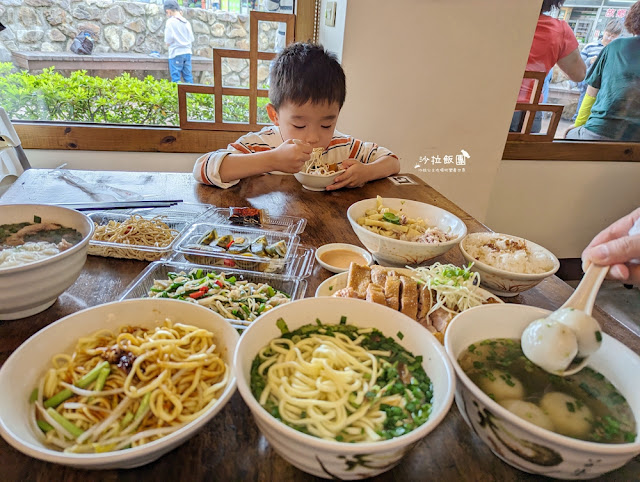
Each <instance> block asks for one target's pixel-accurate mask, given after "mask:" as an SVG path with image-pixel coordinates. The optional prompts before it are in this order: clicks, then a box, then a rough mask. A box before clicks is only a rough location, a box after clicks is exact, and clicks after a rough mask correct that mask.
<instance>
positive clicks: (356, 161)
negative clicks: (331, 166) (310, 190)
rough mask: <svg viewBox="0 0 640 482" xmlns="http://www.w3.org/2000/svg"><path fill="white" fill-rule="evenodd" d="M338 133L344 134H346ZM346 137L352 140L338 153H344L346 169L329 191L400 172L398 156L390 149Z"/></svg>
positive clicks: (358, 184) (360, 184) (342, 162)
mask: <svg viewBox="0 0 640 482" xmlns="http://www.w3.org/2000/svg"><path fill="white" fill-rule="evenodd" d="M337 134H338V135H339V136H344V134H340V133H337ZM344 138H348V139H349V140H350V142H349V143H348V144H347V145H345V150H342V151H340V152H339V153H337V154H336V155H340V154H342V156H343V157H342V159H341V160H340V161H341V165H342V167H343V168H345V169H346V171H345V172H343V173H342V174H340V175H339V176H338V177H336V178H335V180H334V182H333V184H331V185H330V186H328V187H327V191H333V190H335V189H340V188H342V187H359V186H362V185H363V184H365V183H367V182H369V181H374V180H376V179H381V178H383V177H387V176H392V175H394V174H397V173H398V172H400V161H399V160H398V156H396V155H395V154H394V153H393V152H391V151H390V150H389V149H387V148H385V147H381V146H378V145H377V144H375V143H374V142H363V141H361V140H359V139H355V138H353V137H349V136H344ZM345 158H346V159H345Z"/></svg>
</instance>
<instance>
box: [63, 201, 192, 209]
mask: <svg viewBox="0 0 640 482" xmlns="http://www.w3.org/2000/svg"><path fill="white" fill-rule="evenodd" d="M181 202H182V199H174V200H167V201H165V200H159V201H106V202H88V203H62V204H57V206H62V207H65V208H69V209H75V210H76V211H103V210H106V209H132V208H164V207H169V206H173V205H175V204H178V203H181Z"/></svg>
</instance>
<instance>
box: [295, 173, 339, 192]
mask: <svg viewBox="0 0 640 482" xmlns="http://www.w3.org/2000/svg"><path fill="white" fill-rule="evenodd" d="M344 171H345V170H344V169H341V170H340V171H337V172H334V173H332V174H323V175H321V174H307V173H305V172H296V173H295V174H294V175H293V176H294V177H295V178H296V179H297V180H298V182H299V183H300V184H302V187H303V188H305V189H308V190H309V191H324V190H325V188H326V187H327V186H328V185H329V184H333V180H334V179H335V178H336V177H338V176H339V175H340V174H342V173H343V172H344Z"/></svg>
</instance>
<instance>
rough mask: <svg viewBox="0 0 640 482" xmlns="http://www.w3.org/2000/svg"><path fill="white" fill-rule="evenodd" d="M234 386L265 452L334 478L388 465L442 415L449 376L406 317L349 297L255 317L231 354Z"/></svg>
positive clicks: (436, 348) (448, 398)
mask: <svg viewBox="0 0 640 482" xmlns="http://www.w3.org/2000/svg"><path fill="white" fill-rule="evenodd" d="M235 365H236V369H237V371H236V374H237V377H238V390H239V392H240V394H241V395H242V398H243V399H244V401H245V403H246V404H247V405H248V406H249V408H250V410H251V412H252V414H253V417H254V419H255V421H256V423H257V425H258V427H259V428H260V431H261V432H262V433H263V435H264V436H265V437H266V439H267V440H268V441H269V444H270V445H271V446H272V447H273V448H274V450H275V451H276V452H277V453H278V454H279V455H280V456H281V457H283V458H284V459H285V460H287V461H288V462H289V463H291V464H292V465H294V466H295V467H297V468H299V469H300V470H302V471H304V472H307V473H310V474H313V475H315V476H318V477H325V478H335V479H338V480H345V479H355V478H358V479H359V478H365V477H372V476H375V475H377V474H380V473H382V472H384V471H386V470H389V469H391V468H392V467H394V466H395V465H397V464H398V463H399V462H400V460H401V458H402V457H403V456H404V455H405V454H406V453H407V452H408V451H409V450H410V449H411V448H412V447H413V446H414V445H415V443H417V442H418V441H419V440H421V439H422V438H424V437H425V436H427V434H429V433H430V432H431V431H432V430H433V429H434V428H435V427H436V426H437V425H438V424H439V423H440V422H441V421H442V419H443V418H444V417H445V415H446V414H447V412H448V410H449V407H450V406H451V403H452V401H453V393H454V387H455V377H454V373H453V369H452V367H451V365H450V362H449V360H448V359H447V357H446V354H445V352H444V349H443V348H442V346H441V345H440V343H439V342H438V341H437V339H436V338H435V337H434V336H433V335H432V334H431V333H430V332H429V331H428V330H427V329H425V328H424V327H422V326H421V325H420V324H419V323H417V322H415V321H414V320H412V319H411V318H409V317H408V316H406V315H404V314H402V313H400V312H398V311H395V310H392V309H391V308H387V307H386V306H382V305H379V304H376V303H367V302H366V301H363V300H357V299H352V298H328V297H321V298H305V299H302V300H298V301H293V302H291V303H287V304H286V305H281V306H279V307H277V308H275V309H273V310H270V311H269V312H267V313H265V314H264V315H262V316H261V317H260V318H258V319H257V320H256V321H254V323H253V324H252V325H251V326H250V327H249V328H248V329H247V331H246V332H245V333H244V335H243V336H242V338H241V340H240V343H239V344H238V348H237V350H236V354H235Z"/></svg>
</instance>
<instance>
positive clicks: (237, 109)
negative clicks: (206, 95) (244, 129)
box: [222, 95, 249, 123]
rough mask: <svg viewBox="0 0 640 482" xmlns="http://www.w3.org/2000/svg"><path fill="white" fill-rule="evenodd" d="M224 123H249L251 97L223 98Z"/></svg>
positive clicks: (234, 96) (227, 96)
mask: <svg viewBox="0 0 640 482" xmlns="http://www.w3.org/2000/svg"><path fill="white" fill-rule="evenodd" d="M222 121H223V122H238V123H241V122H244V123H248V122H249V97H245V96H237V95H223V96H222Z"/></svg>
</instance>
